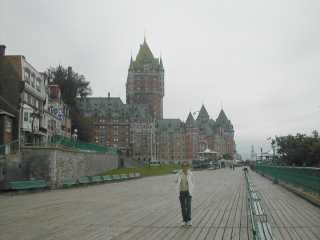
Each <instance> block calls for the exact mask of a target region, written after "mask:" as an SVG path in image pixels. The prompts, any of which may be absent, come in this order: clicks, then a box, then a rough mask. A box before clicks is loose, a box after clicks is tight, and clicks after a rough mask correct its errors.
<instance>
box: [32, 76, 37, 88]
mask: <svg viewBox="0 0 320 240" xmlns="http://www.w3.org/2000/svg"><path fill="white" fill-rule="evenodd" d="M35 78H36V76H35V75H34V73H32V74H31V86H32V87H35Z"/></svg>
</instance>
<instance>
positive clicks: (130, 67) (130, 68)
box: [129, 54, 133, 71]
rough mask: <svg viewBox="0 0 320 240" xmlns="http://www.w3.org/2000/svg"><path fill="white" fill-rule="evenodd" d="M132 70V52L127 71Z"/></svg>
mask: <svg viewBox="0 0 320 240" xmlns="http://www.w3.org/2000/svg"><path fill="white" fill-rule="evenodd" d="M131 70H133V59H132V54H131V58H130V66H129V71H131Z"/></svg>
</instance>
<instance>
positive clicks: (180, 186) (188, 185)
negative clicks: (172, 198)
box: [176, 161, 194, 226]
mask: <svg viewBox="0 0 320 240" xmlns="http://www.w3.org/2000/svg"><path fill="white" fill-rule="evenodd" d="M181 168H182V170H180V171H179V172H178V173H177V180H176V183H177V193H178V195H179V200H180V205H181V213H182V226H192V222H191V198H192V192H193V187H194V179H193V174H192V172H191V171H190V169H189V163H188V162H186V161H185V162H182V164H181Z"/></svg>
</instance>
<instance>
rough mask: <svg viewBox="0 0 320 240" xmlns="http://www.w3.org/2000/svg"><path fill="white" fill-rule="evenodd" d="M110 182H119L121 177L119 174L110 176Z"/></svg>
mask: <svg viewBox="0 0 320 240" xmlns="http://www.w3.org/2000/svg"><path fill="white" fill-rule="evenodd" d="M112 180H116V181H119V180H121V177H120V175H119V174H114V175H112Z"/></svg>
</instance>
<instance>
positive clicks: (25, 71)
mask: <svg viewBox="0 0 320 240" xmlns="http://www.w3.org/2000/svg"><path fill="white" fill-rule="evenodd" d="M24 80H25V81H26V82H27V83H30V72H29V69H28V68H25V69H24Z"/></svg>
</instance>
